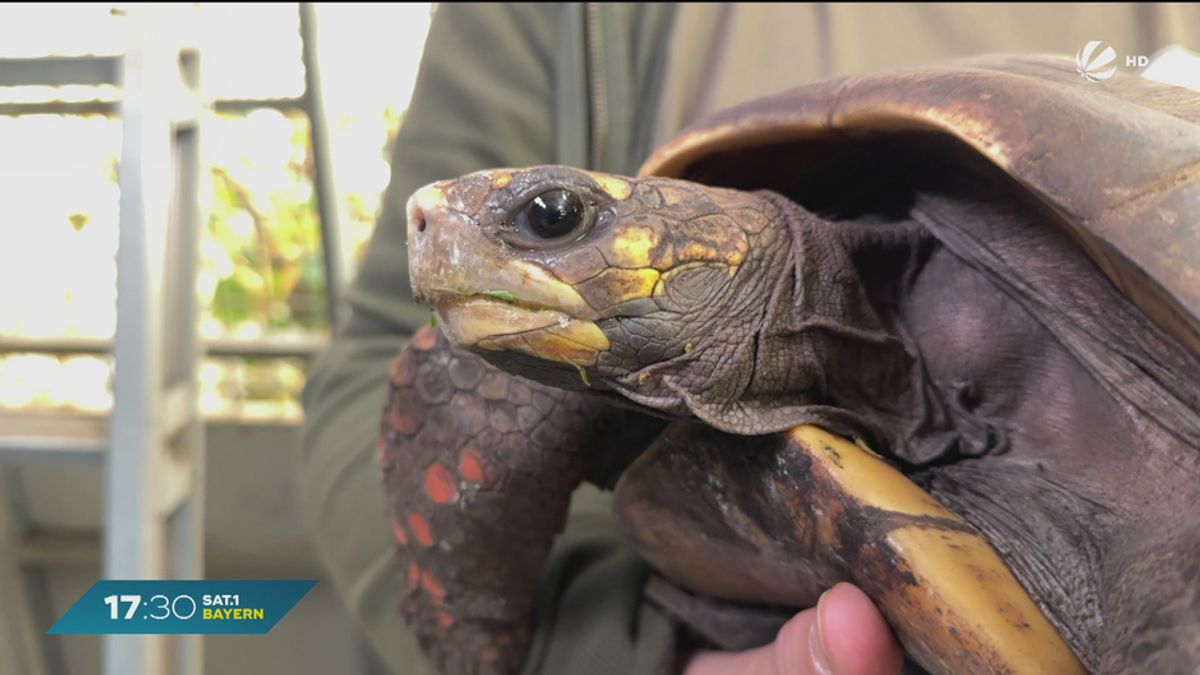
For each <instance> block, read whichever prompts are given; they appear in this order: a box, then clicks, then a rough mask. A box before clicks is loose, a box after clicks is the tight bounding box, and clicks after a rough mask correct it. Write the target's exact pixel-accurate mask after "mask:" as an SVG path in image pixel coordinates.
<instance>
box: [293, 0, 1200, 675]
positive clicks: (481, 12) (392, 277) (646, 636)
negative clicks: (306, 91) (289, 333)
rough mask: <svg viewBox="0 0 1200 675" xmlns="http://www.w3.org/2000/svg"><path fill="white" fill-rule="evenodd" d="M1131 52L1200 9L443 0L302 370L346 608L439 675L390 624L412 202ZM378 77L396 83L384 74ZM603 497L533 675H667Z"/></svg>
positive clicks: (594, 492)
mask: <svg viewBox="0 0 1200 675" xmlns="http://www.w3.org/2000/svg"><path fill="white" fill-rule="evenodd" d="M1090 40H1104V41H1106V42H1107V43H1108V44H1111V45H1112V46H1113V47H1114V48H1115V49H1116V50H1117V53H1118V55H1119V57H1124V56H1126V55H1142V54H1144V55H1150V54H1153V53H1154V52H1156V51H1157V50H1158V49H1160V48H1162V47H1165V46H1167V45H1169V44H1173V43H1177V44H1181V45H1183V46H1185V47H1188V48H1190V49H1193V50H1195V49H1197V48H1200V6H1197V5H1158V4H1149V3H1141V4H1132V3H1130V4H1109V5H1045V4H1011V5H1005V4H986V5H962V4H910V3H906V4H895V5H892V4H888V5H867V4H857V3H856V4H846V5H841V4H836V3H803V4H792V5H785V4H771V5H754V4H748V3H718V4H703V5H699V4H698V5H690V4H688V5H679V6H675V5H661V4H613V5H608V4H599V3H587V4H555V5H492V4H488V5H460V4H451V3H447V4H443V5H440V6H439V8H438V10H437V13H436V16H435V17H434V20H433V22H432V25H431V28H430V32H429V36H428V38H427V42H426V47H425V53H424V57H423V60H422V63H421V72H420V75H419V77H418V80H417V84H416V88H415V91H414V95H413V99H412V105H411V107H410V109H409V110H408V112H407V114H406V119H405V120H404V124H403V125H402V127H401V130H400V132H399V134H398V137H397V139H396V145H395V149H394V153H393V158H392V175H391V182H390V184H389V186H388V188H387V192H386V194H385V199H384V205H383V210H382V213H381V214H380V216H379V220H378V223H377V226H376V230H375V233H374V236H373V238H372V241H371V244H370V246H369V247H368V249H367V252H366V254H365V257H364V260H363V262H362V266H361V269H360V271H359V275H358V278H357V280H356V281H355V282H354V284H353V285H352V286H351V287H350V289H349V290H348V292H347V298H346V301H347V302H348V303H349V305H350V307H351V309H352V313H351V316H350V319H349V320H348V322H347V324H346V325H345V326H344V327H343V328H342V330H341V331H340V332H339V334H338V336H337V337H336V339H335V341H334V343H333V344H332V346H331V347H330V349H329V350H328V352H327V353H326V354H325V355H324V356H323V357H322V358H321V359H320V360H319V361H318V362H317V363H316V364H315V366H314V367H313V368H312V370H311V372H310V374H309V382H308V386H307V388H306V390H305V396H304V405H305V412H306V425H305V435H304V444H303V452H302V455H301V461H300V473H299V491H300V494H301V499H302V502H303V503H304V506H305V510H306V514H307V517H308V521H309V523H310V526H311V530H312V534H313V538H314V540H315V542H316V544H317V548H318V550H319V552H320V554H321V556H322V558H323V559H324V561H325V562H326V564H327V565H328V568H329V572H330V575H331V577H332V580H333V582H334V583H335V585H336V586H337V588H338V590H339V591H340V593H341V595H342V596H343V598H344V600H345V602H346V604H347V606H348V608H349V611H350V613H351V614H352V616H354V618H355V619H356V620H357V621H358V622H359V624H360V625H361V626H362V628H363V629H364V631H365V632H366V634H367V635H368V636H369V638H370V641H371V643H372V644H373V645H374V647H375V648H376V649H377V651H378V652H379V653H380V654H381V655H382V657H383V659H384V660H385V661H386V662H387V664H388V665H389V666H390V668H391V669H392V671H393V672H395V673H397V674H402V675H426V674H429V675H433V673H434V671H433V669H432V667H431V666H430V665H429V664H428V663H427V662H426V661H425V660H424V658H423V657H422V656H421V652H420V649H419V648H418V646H417V644H416V640H415V638H414V637H413V636H412V634H411V633H410V632H409V631H408V630H407V628H406V627H405V625H404V623H403V620H402V619H401V617H400V613H399V603H400V589H401V576H400V570H399V567H398V565H397V564H396V559H395V554H394V551H395V542H394V541H393V539H392V534H391V531H390V527H389V525H388V521H387V518H386V514H385V498H384V494H383V489H382V486H381V479H380V476H379V474H378V470H377V469H376V467H375V463H374V461H373V447H374V442H375V439H376V435H377V433H378V429H379V417H380V412H381V409H382V404H383V396H384V391H385V389H386V386H387V384H386V383H387V372H388V364H389V362H390V361H391V360H392V359H393V358H394V357H395V355H396V354H397V353H398V352H399V351H400V350H401V349H402V348H403V347H404V345H405V344H406V342H407V339H408V336H409V335H411V334H412V332H413V331H414V330H415V329H416V328H418V327H419V326H421V325H423V324H425V323H426V322H427V321H428V319H429V312H428V310H427V309H424V308H420V307H418V306H416V305H415V304H414V303H413V301H412V296H411V291H410V289H409V283H408V266H407V253H406V250H405V245H404V241H405V231H406V223H405V202H406V200H407V198H408V196H409V195H410V194H412V193H413V192H414V191H415V190H416V189H417V188H418V187H420V186H422V185H424V184H426V183H429V182H432V181H435V180H441V179H444V178H450V177H453V176H457V175H461V174H465V173H469V172H472V171H476V170H480V169H484V168H491V167H498V166H530V165H538V164H569V165H573V166H580V167H585V168H590V169H594V170H600V171H606V172H611V173H622V174H630V173H633V172H635V171H636V170H637V168H638V165H639V164H640V163H641V161H642V160H643V159H644V158H645V156H646V155H647V154H648V153H649V152H650V150H652V149H653V148H654V147H655V146H656V145H657V144H658V143H660V142H662V141H664V140H666V139H668V138H670V137H671V136H673V135H675V134H677V133H678V132H679V131H680V130H681V129H683V128H684V127H686V126H687V125H689V124H691V123H693V122H695V121H696V120H698V119H700V118H702V117H703V116H704V115H706V114H708V113H710V112H713V111H716V110H719V109H721V108H724V107H727V106H729V105H733V104H735V103H739V102H741V101H744V100H748V99H750V98H753V97H755V96H759V95H763V94H767V93H772V92H775V91H778V90H781V89H784V88H787V87H791V86H796V85H799V84H803V83H806V82H811V81H815V80H819V79H823V78H827V77H835V76H841V75H852V74H856V73H865V72H872V71H878V70H884V69H887V68H894V67H901V66H908V65H916V64H919V63H923V62H929V61H934V60H943V59H947V58H953V57H957V56H968V55H972V54H978V53H984V52H992V51H1009V52H1059V53H1068V54H1074V53H1075V52H1076V51H1077V50H1078V49H1080V48H1082V47H1083V46H1084V44H1086V43H1087V42H1088V41H1090ZM378 86H387V84H386V83H378ZM608 508H609V502H608V498H607V496H606V494H604V493H601V492H600V491H599V490H598V489H596V488H594V487H586V486H585V487H584V488H581V489H580V491H579V492H578V493H577V494H576V497H575V499H574V501H573V504H572V511H571V515H570V518H569V521H568V526H567V530H566V532H565V534H564V535H563V536H561V537H560V538H559V540H558V542H557V544H556V546H555V549H554V551H553V553H552V555H551V559H550V562H549V564H548V566H547V569H546V571H545V572H544V574H543V578H542V584H541V589H540V591H539V597H538V602H537V605H536V607H537V609H536V612H535V624H536V625H535V627H534V635H535V638H534V647H533V652H532V655H531V658H530V661H529V663H528V664H527V665H526V668H525V673H527V674H529V675H534V674H536V673H570V674H572V675H665V674H667V673H671V672H673V669H674V668H675V667H676V661H677V658H676V654H675V651H676V641H675V628H674V626H673V625H672V624H671V622H670V621H669V620H668V619H667V618H666V617H665V616H664V615H663V614H662V613H661V612H659V611H658V610H657V609H656V608H655V607H654V606H653V605H651V604H649V603H648V602H646V601H644V600H643V598H642V586H643V584H644V582H645V579H646V575H647V574H648V569H647V566H646V564H645V562H643V561H642V560H641V559H640V558H639V557H638V556H637V555H636V553H634V552H633V551H632V549H631V548H630V547H629V546H628V545H626V544H624V543H623V542H622V541H621V539H620V537H619V536H618V535H617V533H616V530H615V528H614V526H613V524H612V522H611V519H610V517H609V512H608Z"/></svg>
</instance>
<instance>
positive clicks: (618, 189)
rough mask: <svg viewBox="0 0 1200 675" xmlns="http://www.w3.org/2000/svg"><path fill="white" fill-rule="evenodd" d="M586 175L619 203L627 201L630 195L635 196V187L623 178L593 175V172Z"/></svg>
mask: <svg viewBox="0 0 1200 675" xmlns="http://www.w3.org/2000/svg"><path fill="white" fill-rule="evenodd" d="M584 173H586V174H587V175H589V176H591V178H592V180H594V181H596V184H597V185H599V186H600V188H601V189H603V190H604V191H605V192H607V193H608V196H609V197H612V198H613V199H615V200H617V201H620V200H622V199H626V198H628V197H629V195H631V194H633V186H632V185H630V184H629V181H627V180H625V179H623V178H617V177H616V176H610V175H608V174H606V173H593V172H591V171H585V172H584Z"/></svg>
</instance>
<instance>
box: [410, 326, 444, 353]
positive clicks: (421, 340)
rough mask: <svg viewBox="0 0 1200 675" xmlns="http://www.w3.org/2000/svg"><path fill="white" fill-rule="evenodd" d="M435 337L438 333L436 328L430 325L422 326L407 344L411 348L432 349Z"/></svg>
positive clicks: (435, 342) (419, 349) (418, 349)
mask: <svg viewBox="0 0 1200 675" xmlns="http://www.w3.org/2000/svg"><path fill="white" fill-rule="evenodd" d="M437 338H438V334H437V330H436V329H434V328H433V327H431V326H423V327H421V329H420V330H418V331H417V332H416V333H414V334H413V337H412V342H410V343H409V344H410V345H412V348H413V349H416V350H417V351H422V352H424V351H428V350H429V349H432V348H433V346H434V345H435V344H437Z"/></svg>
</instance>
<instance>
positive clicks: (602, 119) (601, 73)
mask: <svg viewBox="0 0 1200 675" xmlns="http://www.w3.org/2000/svg"><path fill="white" fill-rule="evenodd" d="M600 9H601V7H600V3H598V2H589V3H587V4H586V14H585V16H584V23H585V24H586V29H587V43H588V45H587V47H588V72H589V75H590V77H589V78H588V84H589V89H590V91H589V93H590V94H591V98H592V101H591V103H592V111H591V112H592V114H591V120H590V121H591V131H592V134H591V136H592V138H591V141H592V143H591V158H590V159H591V161H590V164H591V167H592V169H594V170H597V171H603V170H604V166H603V164H601V162H602V161H603V159H604V144H605V141H606V140H607V138H608V80H607V76H606V73H605V70H604V42H603V39H602V38H603V35H602V30H601V26H600Z"/></svg>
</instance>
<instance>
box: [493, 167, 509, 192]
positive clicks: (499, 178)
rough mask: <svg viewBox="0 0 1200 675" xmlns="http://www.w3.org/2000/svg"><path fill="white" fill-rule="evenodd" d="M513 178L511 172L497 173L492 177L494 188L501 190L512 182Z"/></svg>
mask: <svg viewBox="0 0 1200 675" xmlns="http://www.w3.org/2000/svg"><path fill="white" fill-rule="evenodd" d="M512 178H513V177H512V172H511V171H496V173H494V174H493V175H492V188H493V189H496V190H499V189H500V188H502V187H504V186H506V185H508V184H509V183H510V182H512Z"/></svg>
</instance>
